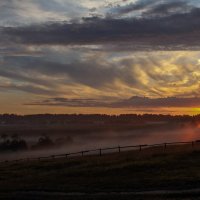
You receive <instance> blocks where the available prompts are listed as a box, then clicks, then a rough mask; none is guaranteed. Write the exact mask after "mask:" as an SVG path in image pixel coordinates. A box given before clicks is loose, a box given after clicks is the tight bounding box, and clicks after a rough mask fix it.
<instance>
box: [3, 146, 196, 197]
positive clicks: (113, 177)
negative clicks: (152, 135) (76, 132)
mask: <svg viewBox="0 0 200 200" xmlns="http://www.w3.org/2000/svg"><path fill="white" fill-rule="evenodd" d="M199 189H200V145H197V144H196V145H195V147H193V148H192V146H191V145H181V146H171V147H168V148H167V149H166V150H165V149H164V148H162V147H157V148H156V147H154V148H148V149H144V150H143V151H141V152H139V151H129V152H121V153H115V154H108V155H103V156H85V157H76V158H68V159H66V158H62V159H52V160H41V161H29V162H28V161H27V162H20V163H14V162H9V163H1V164H0V199H50V200H51V199H97V200H98V199H119V200H120V199H130V198H134V199H136V200H137V199H155V200H156V199H200V198H199V196H200V190H199ZM166 191H169V193H167V194H166Z"/></svg>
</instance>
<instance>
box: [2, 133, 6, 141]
mask: <svg viewBox="0 0 200 200" xmlns="http://www.w3.org/2000/svg"><path fill="white" fill-rule="evenodd" d="M7 138H8V135H7V134H5V133H4V134H2V135H1V140H3V142H5V141H6V139H7Z"/></svg>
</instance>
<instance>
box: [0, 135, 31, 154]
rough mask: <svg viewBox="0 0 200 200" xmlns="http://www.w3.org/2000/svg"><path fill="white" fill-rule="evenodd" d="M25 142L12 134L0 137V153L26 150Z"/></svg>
mask: <svg viewBox="0 0 200 200" xmlns="http://www.w3.org/2000/svg"><path fill="white" fill-rule="evenodd" d="M27 149H28V146H27V142H26V141H25V140H23V139H21V138H20V137H19V136H18V135H16V134H14V135H12V136H11V137H9V136H8V135H6V134H2V135H1V142H0V151H1V152H5V151H21V150H27Z"/></svg>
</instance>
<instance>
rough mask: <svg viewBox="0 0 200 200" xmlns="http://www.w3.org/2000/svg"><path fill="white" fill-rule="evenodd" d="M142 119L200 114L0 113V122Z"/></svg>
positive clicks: (181, 118)
mask: <svg viewBox="0 0 200 200" xmlns="http://www.w3.org/2000/svg"><path fill="white" fill-rule="evenodd" d="M142 121H144V122H145V121H155V122H159V121H169V122H171V121H173V122H186V121H189V122H196V121H200V115H196V116H189V115H175V116H172V115H161V114H160V115H157V114H144V115H137V114H123V115H101V114H91V115H84V114H39V115H15V114H1V115H0V124H1V125H6V124H32V125H33V124H67V123H90V122H104V123H119V122H120V123H129V122H142Z"/></svg>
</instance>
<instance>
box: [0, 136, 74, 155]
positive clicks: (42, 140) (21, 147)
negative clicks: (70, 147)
mask: <svg viewBox="0 0 200 200" xmlns="http://www.w3.org/2000/svg"><path fill="white" fill-rule="evenodd" d="M72 142H73V140H72V138H71V137H70V136H68V137H67V138H64V139H63V138H59V139H57V140H55V141H53V140H52V139H51V138H50V137H49V136H47V135H42V136H41V137H39V139H38V141H37V143H36V144H34V145H31V146H29V145H28V143H27V141H26V140H25V139H22V138H20V136H18V135H17V134H14V135H12V136H8V135H7V134H2V135H1V136H0V153H4V152H16V151H26V150H41V149H49V148H54V147H60V146H62V145H66V144H71V143H72Z"/></svg>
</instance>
